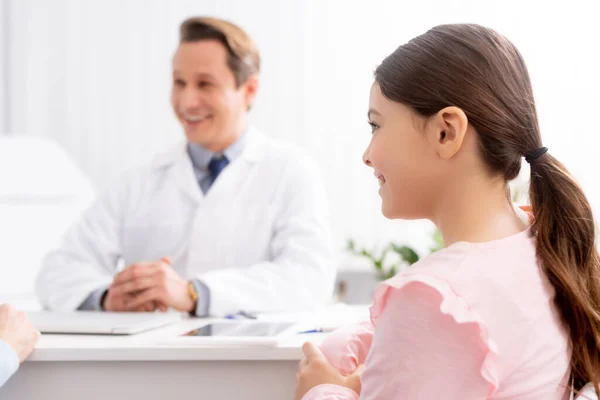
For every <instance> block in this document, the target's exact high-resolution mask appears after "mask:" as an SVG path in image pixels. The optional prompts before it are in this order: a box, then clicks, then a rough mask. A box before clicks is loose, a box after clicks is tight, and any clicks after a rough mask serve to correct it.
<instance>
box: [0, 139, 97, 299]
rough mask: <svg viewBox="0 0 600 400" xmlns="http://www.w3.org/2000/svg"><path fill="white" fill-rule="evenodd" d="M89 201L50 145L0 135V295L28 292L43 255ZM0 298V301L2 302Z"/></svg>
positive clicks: (88, 191)
mask: <svg viewBox="0 0 600 400" xmlns="http://www.w3.org/2000/svg"><path fill="white" fill-rule="evenodd" d="M93 198H94V190H93V188H92V185H91V183H90V181H89V180H88V179H87V178H86V177H85V176H84V175H83V173H82V172H81V170H80V169H79V168H78V167H77V166H76V165H75V163H74V162H73V161H72V160H71V158H70V157H69V156H68V155H67V153H66V152H65V151H63V150H62V149H61V148H60V147H59V146H58V145H56V144H55V143H53V142H51V141H49V140H47V139H42V138H30V137H18V136H16V137H14V136H4V137H2V136H0V296H2V297H3V299H4V300H5V299H6V295H15V294H19V295H21V294H31V293H33V291H34V280H35V276H36V275H37V273H38V270H39V267H40V264H41V261H42V259H43V257H44V255H45V254H46V253H47V252H48V251H49V250H50V249H52V248H53V247H55V246H56V245H57V244H58V242H59V241H60V239H61V236H62V235H63V234H64V232H65V231H66V229H67V228H68V227H69V226H70V225H71V224H72V223H73V221H74V220H75V218H77V216H78V215H80V214H81V212H82V211H83V209H84V208H86V207H88V206H89V204H90V203H91V201H92V200H93ZM3 299H0V302H2V300H3Z"/></svg>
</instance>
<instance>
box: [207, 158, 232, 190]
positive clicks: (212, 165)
mask: <svg viewBox="0 0 600 400" xmlns="http://www.w3.org/2000/svg"><path fill="white" fill-rule="evenodd" d="M227 164H229V160H228V159H227V157H225V156H221V155H218V156H214V157H213V158H212V159H211V160H210V162H209V163H208V169H209V171H210V177H211V181H210V184H211V185H212V184H213V183H214V182H215V181H216V180H217V177H218V176H219V174H220V173H221V171H223V169H225V167H226V166H227Z"/></svg>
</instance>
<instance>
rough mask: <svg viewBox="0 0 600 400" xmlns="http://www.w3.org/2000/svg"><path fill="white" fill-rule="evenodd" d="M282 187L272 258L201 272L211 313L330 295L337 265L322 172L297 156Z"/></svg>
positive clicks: (291, 306) (275, 307)
mask: <svg viewBox="0 0 600 400" xmlns="http://www.w3.org/2000/svg"><path fill="white" fill-rule="evenodd" d="M280 185H281V186H280V188H279V190H278V194H277V197H276V199H275V202H277V203H279V204H283V206H282V207H281V209H282V210H281V212H280V214H279V215H278V216H276V223H275V231H274V234H273V237H272V239H271V244H270V247H271V255H272V258H271V260H270V261H268V262H262V263H258V264H255V265H252V266H250V267H247V266H244V267H239V268H236V267H232V268H224V269H219V270H214V271H209V272H206V273H203V274H201V275H200V276H198V280H199V282H201V283H202V284H203V285H205V286H206V288H207V289H208V292H209V293H210V299H209V302H210V304H209V308H208V313H209V314H210V315H216V316H220V315H225V314H230V313H236V312H239V311H250V312H268V311H280V310H286V311H294V310H306V309H310V308H313V307H315V306H318V305H321V304H325V303H326V302H327V301H328V300H329V299H330V297H331V295H332V292H333V285H334V279H335V270H336V268H335V264H334V260H333V251H332V245H331V233H330V226H329V211H328V206H327V199H326V192H325V185H324V182H323V179H322V173H321V172H320V171H319V168H318V166H317V165H316V163H314V162H313V161H312V160H310V159H302V158H300V159H292V160H290V161H289V162H288V165H287V169H286V170H285V173H284V175H283V176H282V178H281V183H280Z"/></svg>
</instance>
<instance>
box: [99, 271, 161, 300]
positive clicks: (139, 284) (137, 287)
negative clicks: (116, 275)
mask: <svg viewBox="0 0 600 400" xmlns="http://www.w3.org/2000/svg"><path fill="white" fill-rule="evenodd" d="M157 284H158V278H157V277H156V275H152V276H143V277H141V278H137V279H132V280H130V281H126V282H122V283H116V284H115V283H113V284H112V285H111V287H110V288H109V289H108V290H109V291H110V292H111V293H113V294H115V295H124V294H130V293H134V294H135V293H137V292H140V291H142V290H146V289H149V288H151V287H153V286H156V285H157Z"/></svg>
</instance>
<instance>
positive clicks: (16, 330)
mask: <svg viewBox="0 0 600 400" xmlns="http://www.w3.org/2000/svg"><path fill="white" fill-rule="evenodd" d="M39 338H40V332H39V331H38V330H37V329H35V327H34V326H33V324H32V323H31V321H29V319H27V315H25V313H24V312H23V311H17V310H15V309H14V308H13V307H12V306H11V305H9V304H2V305H1V306H0V339H1V340H3V341H4V342H6V343H7V344H8V345H9V346H10V347H12V348H13V349H14V350H15V352H16V353H17V356H18V357H19V362H23V361H25V359H26V358H27V357H29V354H31V352H32V351H33V349H34V348H35V345H36V344H37V342H38V339H39Z"/></svg>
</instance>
